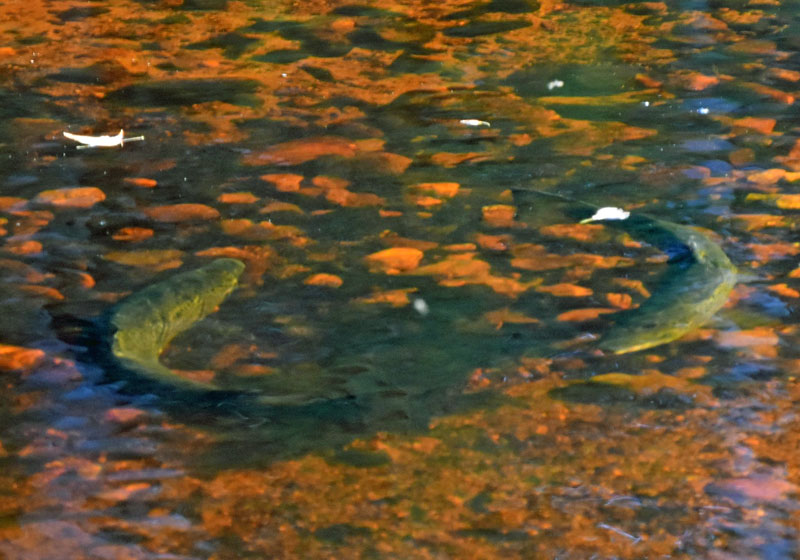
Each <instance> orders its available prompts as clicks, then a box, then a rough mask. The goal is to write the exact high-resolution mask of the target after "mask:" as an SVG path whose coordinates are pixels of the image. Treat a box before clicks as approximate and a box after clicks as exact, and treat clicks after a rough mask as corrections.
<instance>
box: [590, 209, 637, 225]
mask: <svg viewBox="0 0 800 560" xmlns="http://www.w3.org/2000/svg"><path fill="white" fill-rule="evenodd" d="M630 215H631V213H630V212H626V211H625V210H623V209H622V208H617V207H615V206H605V207H603V208H600V209H598V210H597V212H595V213H594V216H592V217H591V218H586V219H585V220H581V222H580V223H582V224H588V223H589V222H600V221H602V220H624V219H626V218H627V217H628V216H630Z"/></svg>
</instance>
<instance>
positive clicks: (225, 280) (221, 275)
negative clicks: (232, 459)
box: [111, 259, 244, 390]
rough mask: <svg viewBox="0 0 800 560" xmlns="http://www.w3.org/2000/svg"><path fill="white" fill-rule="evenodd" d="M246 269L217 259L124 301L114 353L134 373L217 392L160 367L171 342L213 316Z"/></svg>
mask: <svg viewBox="0 0 800 560" xmlns="http://www.w3.org/2000/svg"><path fill="white" fill-rule="evenodd" d="M243 271H244V263H242V262H241V261H239V260H236V259H217V260H215V261H214V262H212V263H210V264H208V265H206V266H204V267H202V268H199V269H197V270H192V271H188V272H182V273H180V274H176V275H174V276H171V277H170V278H167V279H166V280H164V281H162V282H158V283H156V284H153V285H152V286H148V287H147V288H144V289H143V290H141V291H139V292H136V293H135V294H133V295H131V296H130V297H128V298H127V299H125V300H124V301H123V302H122V303H121V304H120V305H119V306H118V307H117V309H116V311H115V312H114V314H113V316H112V317H111V326H112V327H113V329H115V332H114V334H113V339H112V344H111V352H112V353H113V355H114V356H115V357H116V358H117V359H118V360H119V361H120V362H121V363H122V364H123V365H125V366H126V367H128V368H129V369H131V370H133V371H135V372H137V373H140V374H142V375H144V376H145V377H149V378H151V379H155V380H157V381H160V382H163V383H167V384H170V385H174V386H178V387H184V388H188V389H205V390H213V389H216V387H214V386H213V385H211V384H208V383H202V382H199V381H192V380H189V379H185V378H183V377H180V376H178V375H177V374H175V373H174V372H172V371H171V370H170V369H169V368H167V367H165V366H164V365H162V364H161V362H159V356H160V355H161V352H162V351H163V350H164V348H165V347H166V346H167V344H169V342H170V341H171V340H172V339H173V338H175V336H177V335H178V334H180V333H181V332H183V331H185V330H187V329H188V328H190V327H191V326H192V325H194V324H195V323H196V322H197V321H199V320H200V319H202V318H203V317H205V316H206V315H209V314H210V313H213V312H214V311H215V310H216V308H217V306H218V305H219V304H221V303H222V302H223V301H224V300H225V298H226V297H227V296H228V295H229V294H230V293H231V292H232V291H233V290H234V289H235V288H236V285H237V284H238V282H239V276H241V274H242V272H243Z"/></svg>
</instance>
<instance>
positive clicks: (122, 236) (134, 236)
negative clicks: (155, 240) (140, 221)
mask: <svg viewBox="0 0 800 560" xmlns="http://www.w3.org/2000/svg"><path fill="white" fill-rule="evenodd" d="M151 237H153V230H152V229H150V228H142V227H135V226H130V227H124V228H121V229H119V230H117V231H116V232H115V233H114V235H112V236H111V239H114V240H116V241H131V242H133V243H136V242H138V241H144V240H145V239H150V238H151Z"/></svg>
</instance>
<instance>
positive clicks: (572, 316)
mask: <svg viewBox="0 0 800 560" xmlns="http://www.w3.org/2000/svg"><path fill="white" fill-rule="evenodd" d="M616 311H617V310H616V309H609V308H607V307H587V308H585V309H572V310H570V311H565V312H564V313H561V314H560V315H559V316H558V317H557V319H558V320H559V321H570V322H580V321H591V320H593V319H597V318H598V317H599V316H600V315H603V314H605V313H615V312H616Z"/></svg>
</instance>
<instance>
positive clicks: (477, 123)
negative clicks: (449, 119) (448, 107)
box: [458, 119, 492, 126]
mask: <svg viewBox="0 0 800 560" xmlns="http://www.w3.org/2000/svg"><path fill="white" fill-rule="evenodd" d="M458 122H459V123H461V124H463V125H464V126H492V123H490V122H488V121H481V120H478V119H461V120H460V121H458Z"/></svg>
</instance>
